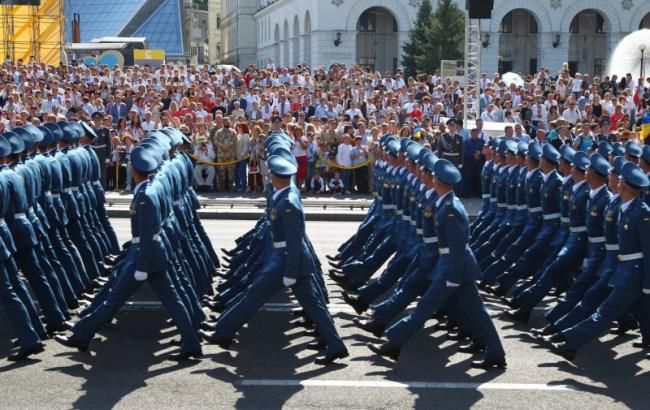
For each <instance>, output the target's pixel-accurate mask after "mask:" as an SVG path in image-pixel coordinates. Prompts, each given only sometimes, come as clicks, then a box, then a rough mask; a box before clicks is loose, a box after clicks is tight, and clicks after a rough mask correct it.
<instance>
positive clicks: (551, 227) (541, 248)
mask: <svg viewBox="0 0 650 410" xmlns="http://www.w3.org/2000/svg"><path fill="white" fill-rule="evenodd" d="M558 227H559V224H558V223H557V222H553V223H544V224H543V225H542V230H541V231H539V233H538V234H537V236H536V237H535V239H534V240H533V243H532V244H531V245H530V246H529V247H528V248H527V249H526V251H525V252H524V254H523V255H521V257H520V258H519V259H517V261H516V262H515V263H514V265H512V266H510V265H508V264H507V260H506V261H504V260H503V259H500V260H499V261H497V262H495V263H494V264H492V266H490V268H488V271H491V270H492V269H494V270H495V273H496V274H497V275H498V276H497V280H498V281H499V284H500V285H501V286H502V287H503V288H504V289H510V288H511V287H513V286H514V285H515V283H517V281H518V280H519V279H523V278H525V277H526V276H527V275H530V274H531V273H532V272H531V271H530V269H531V267H532V266H539V261H540V260H544V259H546V257H547V256H548V254H549V253H550V252H551V249H550V248H549V246H548V243H549V241H550V240H551V238H553V235H555V233H556V232H557V229H558ZM506 259H507V257H506ZM495 264H498V266H495ZM499 266H500V267H502V268H503V269H502V270H501V272H498V271H497V269H499ZM506 269H507V270H506ZM504 270H506V271H505V272H503V271H504ZM490 273H491V272H490Z"/></svg>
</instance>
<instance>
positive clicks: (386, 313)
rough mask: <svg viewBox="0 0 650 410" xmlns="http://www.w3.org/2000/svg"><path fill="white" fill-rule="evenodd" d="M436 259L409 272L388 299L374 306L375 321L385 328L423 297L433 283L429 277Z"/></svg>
mask: <svg viewBox="0 0 650 410" xmlns="http://www.w3.org/2000/svg"><path fill="white" fill-rule="evenodd" d="M436 259H437V258H435V257H434V258H433V259H427V262H429V261H432V260H433V263H424V264H419V265H418V266H417V268H416V269H415V270H412V271H409V273H408V274H407V276H404V278H403V280H402V281H401V282H400V284H399V286H398V287H397V289H395V291H394V292H393V293H392V294H391V295H390V297H389V298H388V299H386V300H384V301H383V302H381V303H379V304H378V305H375V306H373V310H374V312H373V321H374V322H376V323H381V324H382V325H383V326H386V325H388V324H389V323H390V322H391V321H392V320H393V319H394V318H395V317H397V315H399V314H400V313H402V312H403V311H404V309H406V308H407V307H408V305H409V304H410V303H411V302H413V301H414V300H415V299H416V298H417V297H418V296H420V295H422V294H423V293H424V292H425V291H426V289H428V288H429V285H430V283H431V281H430V280H429V279H428V277H427V275H429V273H430V272H431V270H432V269H433V266H435V261H436Z"/></svg>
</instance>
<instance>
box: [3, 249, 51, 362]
mask: <svg viewBox="0 0 650 410" xmlns="http://www.w3.org/2000/svg"><path fill="white" fill-rule="evenodd" d="M0 306H2V309H3V310H4V311H5V313H6V316H7V319H8V320H9V324H10V326H11V328H12V329H13V331H14V334H15V335H16V337H17V338H18V342H19V343H20V347H21V348H23V349H26V348H29V347H32V346H34V345H37V344H39V343H40V342H41V339H40V337H39V336H38V333H37V332H36V330H35V329H34V326H32V321H31V318H30V317H29V313H28V312H27V309H26V308H25V305H24V304H23V302H22V301H21V300H20V298H19V297H18V295H17V294H16V292H15V291H14V288H13V286H12V285H11V281H10V280H9V275H8V273H7V270H6V269H5V267H4V261H1V262H0Z"/></svg>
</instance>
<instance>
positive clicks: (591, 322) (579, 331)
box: [562, 283, 641, 350]
mask: <svg viewBox="0 0 650 410" xmlns="http://www.w3.org/2000/svg"><path fill="white" fill-rule="evenodd" d="M629 285H630V286H626V287H614V288H612V289H611V292H610V293H609V294H608V295H607V297H606V298H605V300H604V301H603V302H602V303H601V304H600V305H599V306H598V307H597V308H596V311H595V312H594V313H593V314H592V315H591V316H589V317H588V318H586V319H584V320H582V321H581V322H579V323H577V324H576V325H574V326H572V327H570V328H568V329H565V330H562V334H563V335H564V337H565V338H566V341H567V344H568V346H569V347H570V348H571V349H574V350H576V349H578V348H579V347H581V346H583V345H585V344H587V343H589V342H590V341H592V340H594V339H596V338H597V337H598V336H600V335H601V334H602V333H604V332H605V331H606V330H607V329H609V327H610V325H611V323H612V322H613V321H614V320H616V319H618V318H619V317H620V316H621V315H623V314H625V313H626V312H628V310H630V309H633V308H635V307H636V305H637V304H638V303H639V302H640V298H641V287H640V286H638V285H637V284H632V283H631V284H629Z"/></svg>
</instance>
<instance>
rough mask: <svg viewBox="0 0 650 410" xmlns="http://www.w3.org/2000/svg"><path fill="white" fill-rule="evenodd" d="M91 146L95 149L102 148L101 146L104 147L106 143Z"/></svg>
mask: <svg viewBox="0 0 650 410" xmlns="http://www.w3.org/2000/svg"><path fill="white" fill-rule="evenodd" d="M91 147H93V148H95V149H102V148H106V144H104V145H91Z"/></svg>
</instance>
